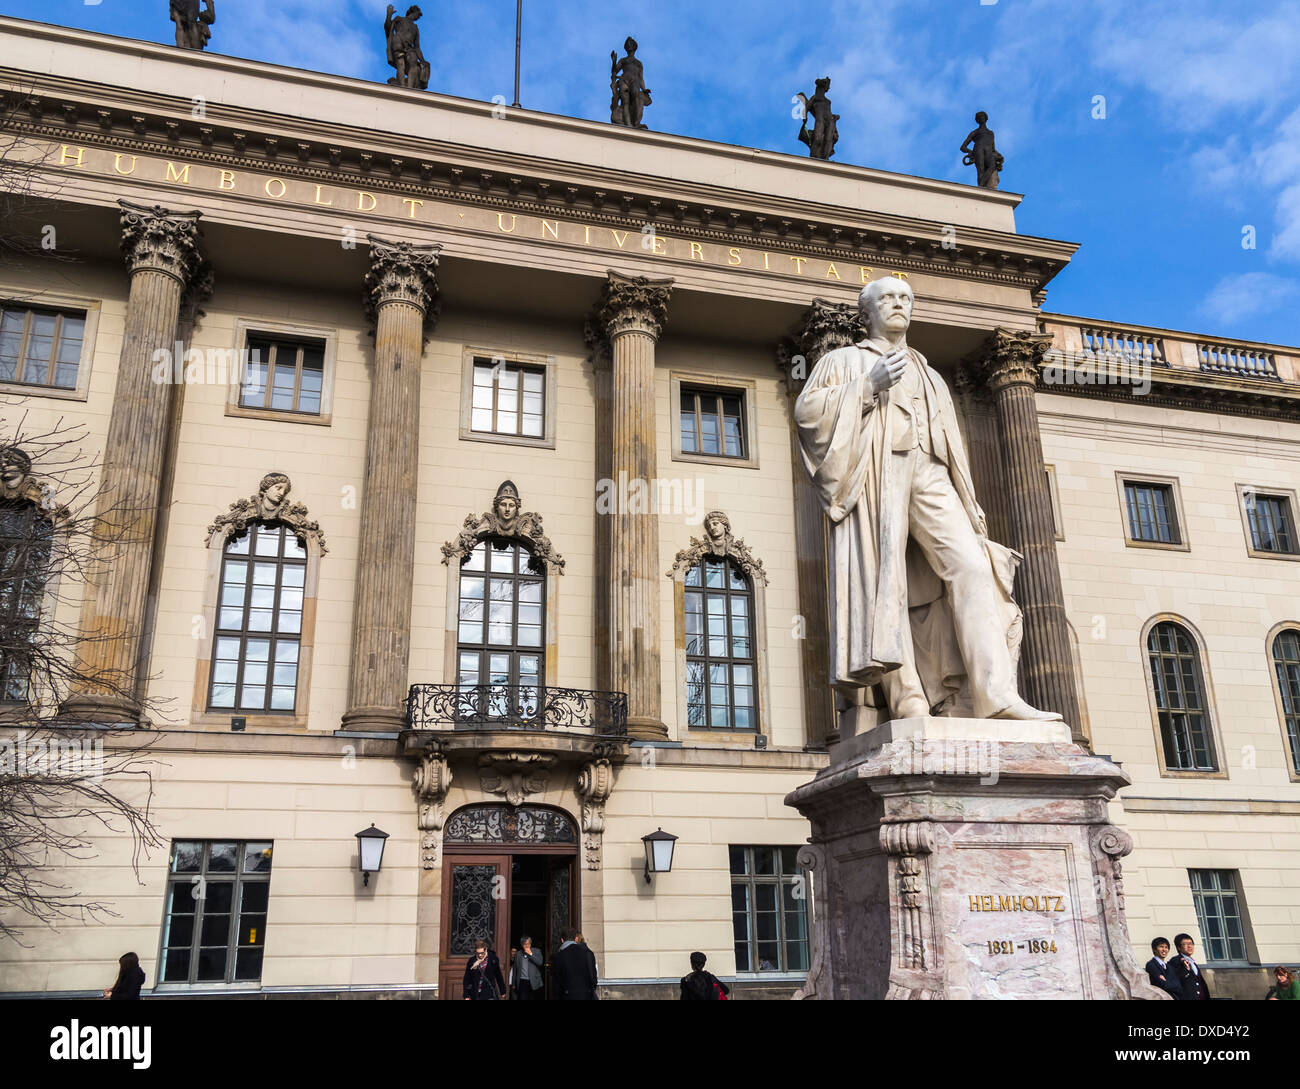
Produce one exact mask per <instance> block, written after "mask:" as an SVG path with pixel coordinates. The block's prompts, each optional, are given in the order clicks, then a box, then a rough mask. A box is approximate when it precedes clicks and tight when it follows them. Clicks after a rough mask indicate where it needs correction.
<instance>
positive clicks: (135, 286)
mask: <svg viewBox="0 0 1300 1089" xmlns="http://www.w3.org/2000/svg"><path fill="white" fill-rule="evenodd" d="M121 205H122V252H123V255H124V257H125V259H126V263H127V267H128V269H129V270H130V276H131V282H130V290H129V294H128V296H127V304H126V321H125V327H124V329H123V332H122V352H121V356H120V359H119V362H118V368H117V386H116V389H115V392H114V395H113V411H112V415H111V417H110V419H109V425H108V439H107V442H106V444H105V447H104V456H103V469H102V472H101V476H100V486H99V492H98V495H97V498H96V509H95V530H94V541H93V544H92V548H93V550H94V556H95V562H94V564H93V566H92V568H91V570H90V571H89V572H88V575H87V579H86V588H85V597H84V598H83V602H82V610H81V640H80V643H79V646H78V663H79V664H78V667H77V672H78V683H77V688H76V691H74V692H73V693H72V694H71V696H70V698H69V699H68V700H67V702H66V703H65V705H64V708H63V710H64V712H65V713H66V714H67V715H69V717H75V718H78V719H87V720H91V721H106V722H108V721H111V722H119V721H136V720H138V718H139V715H140V699H139V696H138V693H139V690H140V687H141V686H140V685H139V683H138V678H137V676H136V674H137V668H138V663H139V661H140V658H141V650H142V640H143V634H144V630H145V622H146V615H145V614H146V600H147V597H148V590H149V582H150V568H151V565H152V558H153V550H154V534H155V532H156V531H157V526H158V504H159V493H160V489H161V487H162V479H163V475H164V471H165V466H164V461H165V457H166V450H167V433H168V417H169V414H170V409H171V403H172V387H171V383H170V381H158V380H157V377H156V375H155V369H156V364H157V359H156V358H155V353H156V352H159V351H166V352H168V353H170V352H172V351H173V350H174V348H175V343H176V332H177V323H178V320H179V315H180V304H181V296H182V294H183V293H184V292H185V290H186V288H187V287H188V286H189V284H190V282H191V279H192V277H193V276H194V274H195V272H196V271H197V270H198V269H199V267H200V265H201V264H202V258H201V255H200V253H199V249H198V240H199V227H198V222H199V215H200V213H198V212H183V213H173V212H170V211H168V210H167V209H164V208H161V207H155V208H144V207H140V206H136V205H132V204H128V203H127V202H125V201H123V202H121ZM159 373H161V370H159ZM166 373H167V377H168V378H169V379H170V377H171V376H172V375H174V373H175V371H174V368H172V367H168V368H166Z"/></svg>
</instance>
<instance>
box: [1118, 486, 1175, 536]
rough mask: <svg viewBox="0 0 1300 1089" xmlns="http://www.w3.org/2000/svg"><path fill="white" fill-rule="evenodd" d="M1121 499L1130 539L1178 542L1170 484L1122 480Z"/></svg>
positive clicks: (1172, 493) (1172, 492)
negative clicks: (1125, 511)
mask: <svg viewBox="0 0 1300 1089" xmlns="http://www.w3.org/2000/svg"><path fill="white" fill-rule="evenodd" d="M1124 503H1125V505H1126V507H1127V508H1128V527H1129V537H1130V538H1131V539H1132V540H1134V541H1151V542H1155V543H1158V544H1182V537H1181V535H1180V532H1179V527H1178V514H1177V511H1176V509H1175V507H1174V489H1173V486H1172V485H1170V484H1147V483H1142V482H1140V481H1134V480H1126V481H1125V482H1124Z"/></svg>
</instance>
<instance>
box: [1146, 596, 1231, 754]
mask: <svg viewBox="0 0 1300 1089" xmlns="http://www.w3.org/2000/svg"><path fill="white" fill-rule="evenodd" d="M1147 656H1148V660H1149V662H1150V665H1151V685H1152V688H1153V690H1154V692H1155V698H1156V711H1157V714H1158V715H1159V719H1160V740H1161V743H1162V744H1163V746H1164V753H1165V767H1166V768H1168V769H1169V770H1170V771H1217V770H1218V761H1217V759H1216V757H1215V753H1214V743H1213V739H1212V736H1211V732H1210V712H1209V705H1208V701H1207V699H1206V691H1205V678H1204V675H1203V674H1202V672H1201V655H1200V651H1199V650H1198V649H1197V646H1196V640H1195V639H1194V638H1193V637H1192V634H1191V632H1189V631H1188V630H1187V629H1186V628H1184V627H1183V626H1182V625H1180V624H1175V623H1174V622H1173V621H1171V620H1165V621H1161V622H1160V623H1159V624H1156V625H1155V627H1153V628H1152V629H1151V632H1150V634H1149V635H1148V636H1147Z"/></svg>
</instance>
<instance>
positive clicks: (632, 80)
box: [609, 38, 653, 129]
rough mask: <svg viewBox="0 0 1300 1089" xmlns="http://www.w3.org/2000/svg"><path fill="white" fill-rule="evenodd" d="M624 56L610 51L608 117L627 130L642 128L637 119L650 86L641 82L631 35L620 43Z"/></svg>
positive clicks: (648, 100)
mask: <svg viewBox="0 0 1300 1089" xmlns="http://www.w3.org/2000/svg"><path fill="white" fill-rule="evenodd" d="M623 48H624V49H625V50H626V51H627V56H626V57H624V58H623V59H622V60H619V59H618V54H617V53H616V52H614V51H612V50H611V51H610V54H609V62H610V79H609V88H610V91H611V92H612V93H613V99H612V100H611V101H610V104H609V119H610V121H612V122H613V123H614V124H615V125H623V126H625V127H627V128H630V129H644V128H648V127H649V126H647V125H645V124H643V123H642V121H641V115H642V112H643V111H644V110H645V108H646V107H647V106H650V105H653V103H652V102H651V101H650V88H649V87H647V86H646V85H645V72H644V70H643V69H642V67H641V62H640V61H639V60H637V59H636V50H637V44H636V39H635V38H628V39H627V41H625V42H624V43H623Z"/></svg>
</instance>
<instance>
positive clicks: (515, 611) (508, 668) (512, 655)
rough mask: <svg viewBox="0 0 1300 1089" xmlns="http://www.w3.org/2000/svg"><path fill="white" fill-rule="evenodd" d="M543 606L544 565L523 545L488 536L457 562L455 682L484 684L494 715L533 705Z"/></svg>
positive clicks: (541, 676)
mask: <svg viewBox="0 0 1300 1089" xmlns="http://www.w3.org/2000/svg"><path fill="white" fill-rule="evenodd" d="M545 606H546V569H545V567H544V565H543V564H542V562H541V561H540V560H538V559H537V558H536V557H535V556H534V555H533V553H532V551H531V550H530V549H529V548H528V546H527V545H525V544H522V543H520V542H519V541H517V540H514V539H510V538H505V537H489V538H487V539H486V540H482V541H479V542H478V544H477V545H475V546H474V548H473V550H472V551H471V552H470V553H469V555H467V556H466V557H465V558H464V559H463V560H462V561H461V565H460V608H459V612H458V618H459V622H458V635H457V650H458V656H457V663H458V664H457V671H456V672H457V676H456V681H457V683H458V684H459V685H461V687H463V688H478V686H489V688H490V692H489V695H488V700H489V703H488V713H489V714H490V715H492V716H494V717H503V716H505V715H509V714H521V713H526V712H527V709H528V708H531V709H532V710H534V711H535V709H536V706H537V700H538V689H539V688H540V687H541V686H542V685H543V684H544V683H545V678H546V637H545V623H544V615H545ZM511 689H513V690H516V699H515V701H514V703H513V705H512V702H511V700H510V699H509V690H511Z"/></svg>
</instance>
